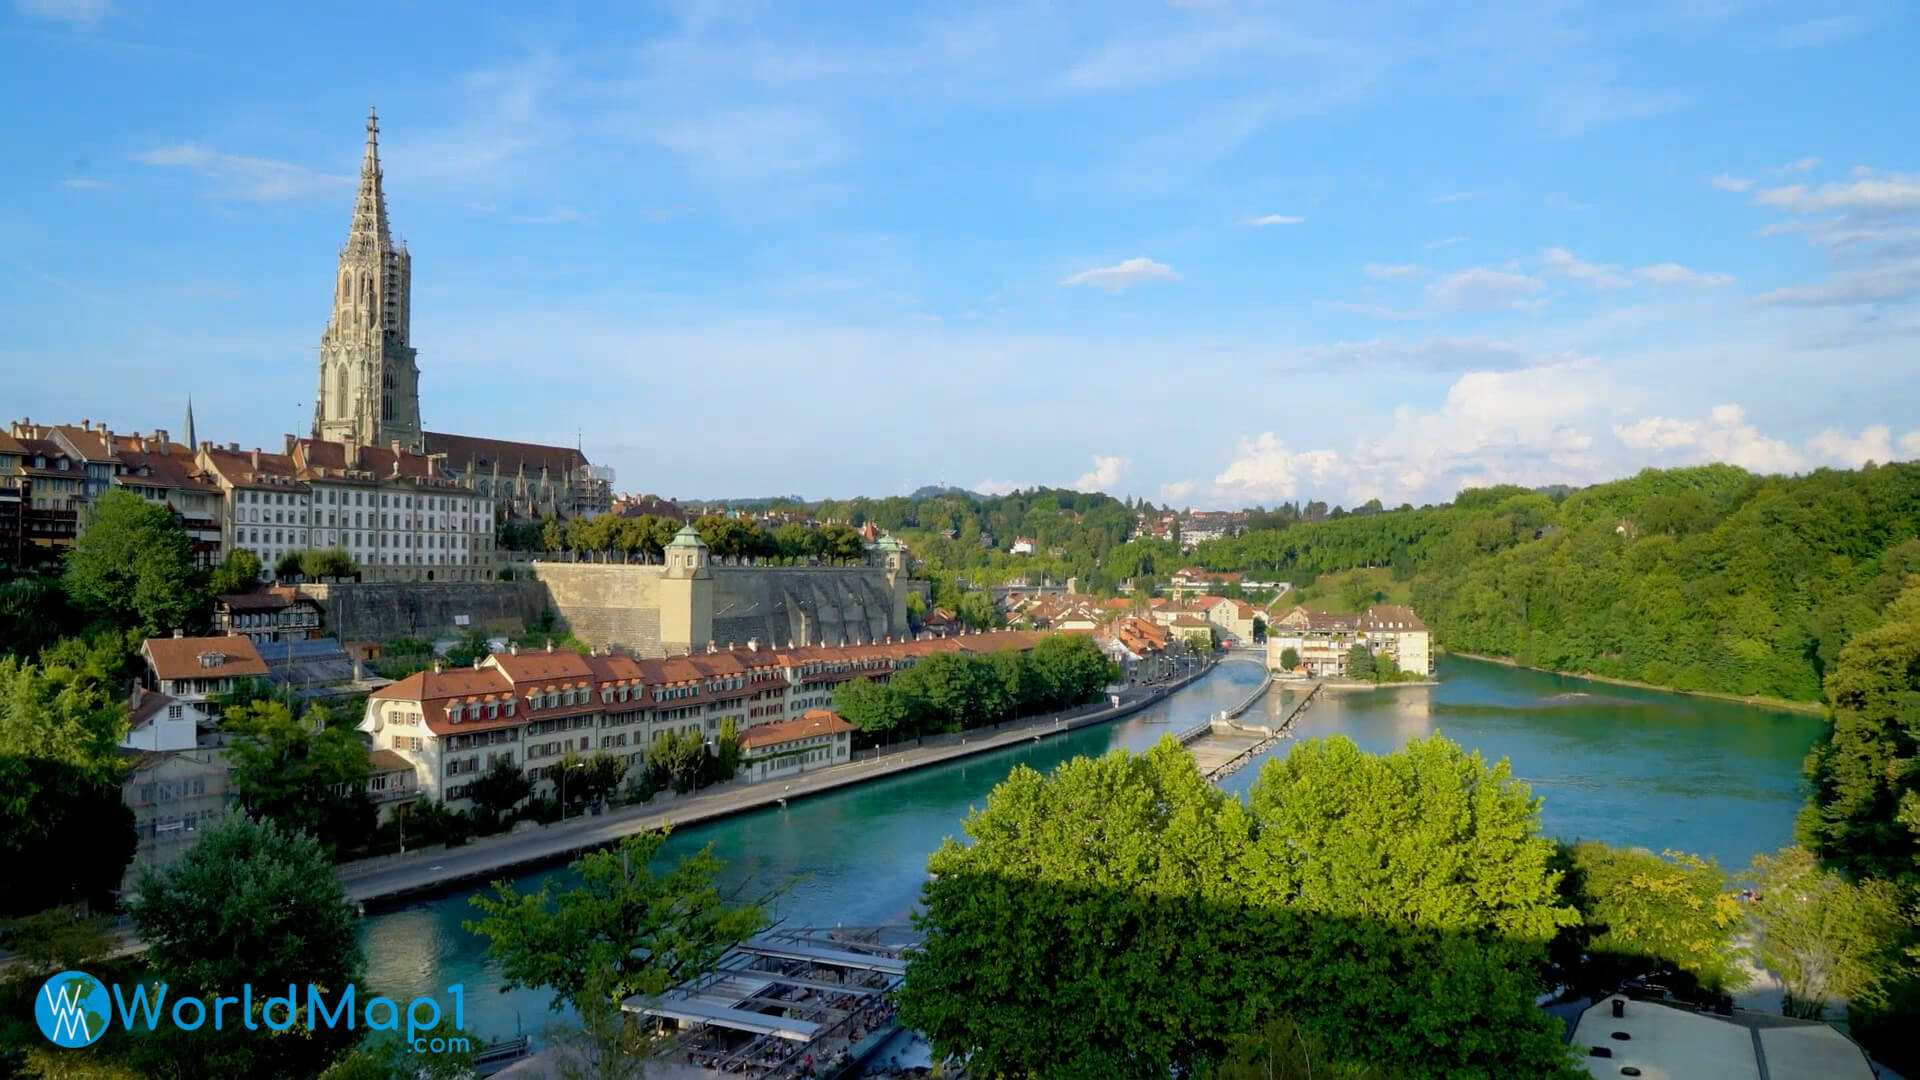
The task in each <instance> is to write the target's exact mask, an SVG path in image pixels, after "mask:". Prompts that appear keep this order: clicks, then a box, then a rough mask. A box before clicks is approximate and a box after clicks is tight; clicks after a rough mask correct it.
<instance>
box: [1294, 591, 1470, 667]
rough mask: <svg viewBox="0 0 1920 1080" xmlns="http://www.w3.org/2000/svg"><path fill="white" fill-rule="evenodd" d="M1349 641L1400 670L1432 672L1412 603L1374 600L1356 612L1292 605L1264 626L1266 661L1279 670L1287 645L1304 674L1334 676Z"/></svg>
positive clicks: (1427, 640)
mask: <svg viewBox="0 0 1920 1080" xmlns="http://www.w3.org/2000/svg"><path fill="white" fill-rule="evenodd" d="M1355 645H1364V646H1366V648H1367V651H1369V652H1371V653H1373V654H1374V655H1376V656H1379V655H1382V654H1384V655H1387V656H1391V657H1393V659H1394V662H1395V663H1396V664H1398V665H1399V667H1400V670H1402V671H1406V672H1409V673H1412V674H1415V675H1432V674H1433V635H1432V633H1431V632H1430V631H1428V629H1427V624H1426V623H1423V622H1421V621H1420V617H1419V616H1418V615H1415V614H1414V612H1413V609H1412V608H1410V607H1405V606H1402V605H1398V604H1374V605H1372V606H1371V607H1369V608H1367V610H1366V611H1364V612H1361V613H1359V614H1357V615H1342V614H1334V613H1332V612H1325V611H1316V610H1314V609H1312V608H1309V607H1306V606H1304V605H1302V606H1300V607H1296V608H1294V609H1293V610H1292V611H1289V612H1287V613H1286V614H1285V615H1282V616H1280V617H1279V618H1278V619H1275V620H1274V621H1273V623H1272V624H1271V625H1269V626H1268V627H1267V658H1268V660H1267V666H1268V667H1269V668H1271V669H1273V670H1276V671H1277V670H1279V669H1280V666H1281V664H1280V657H1281V655H1282V654H1283V653H1285V652H1286V651H1287V650H1288V649H1292V650H1293V651H1294V653H1295V654H1296V655H1297V656H1298V657H1299V659H1300V663H1299V667H1301V668H1304V669H1305V672H1306V674H1308V675H1311V676H1314V677H1316V678H1321V677H1324V678H1339V677H1341V676H1343V675H1345V674H1346V673H1347V658H1348V656H1349V655H1351V653H1352V651H1353V647H1354V646H1355Z"/></svg>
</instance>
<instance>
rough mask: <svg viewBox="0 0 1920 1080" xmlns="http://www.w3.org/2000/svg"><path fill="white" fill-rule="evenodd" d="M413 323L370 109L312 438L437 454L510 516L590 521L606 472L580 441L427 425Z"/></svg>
mask: <svg viewBox="0 0 1920 1080" xmlns="http://www.w3.org/2000/svg"><path fill="white" fill-rule="evenodd" d="M412 323H413V256H412V255H411V254H409V253H408V251H407V249H406V245H405V244H404V243H401V244H396V243H395V242H394V239H393V231H392V228H391V226H390V225H389V223H388V220H387V196H386V191H385V189H384V187H383V185H382V175H381V169H380V124H379V117H378V116H377V114H375V113H374V112H373V111H371V110H369V111H368V113H367V146H366V153H365V155H364V156H363V157H362V158H361V161H360V189H359V194H358V195H357V196H356V197H355V200H354V205H353V222H352V224H351V225H350V226H349V227H348V230H347V242H346V244H345V245H343V246H342V247H341V248H340V265H339V268H338V271H337V272H336V273H335V275H334V291H333V315H332V317H331V318H330V319H329V320H328V321H327V328H326V331H325V332H324V333H323V334H321V335H320V385H319V390H318V391H317V393H316V394H315V395H314V399H313V400H314V407H313V437H314V438H315V439H318V440H322V441H324V442H329V443H341V444H349V445H357V446H374V447H385V448H389V449H394V448H395V447H396V446H397V448H398V450H404V451H407V452H410V453H416V454H431V455H434V456H435V457H436V458H438V459H440V460H442V461H444V466H443V467H444V470H445V475H446V477H447V478H448V479H450V480H455V481H459V482H460V483H461V484H463V485H464V486H465V487H468V488H470V489H472V490H474V491H477V492H479V493H480V494H481V495H484V496H486V497H488V498H491V499H493V500H494V501H495V502H496V503H497V505H498V507H499V509H500V511H501V512H502V513H504V514H505V515H506V516H508V517H517V518H526V519H538V518H540V517H542V516H544V515H548V514H552V515H554V516H557V517H563V518H566V517H576V516H587V517H591V516H593V515H595V514H600V513H605V512H606V511H607V510H608V509H609V508H610V507H611V506H612V503H613V483H612V478H611V474H610V472H609V471H608V470H605V469H596V468H594V467H593V465H592V464H591V463H590V462H589V461H588V460H587V457H586V455H585V454H584V453H582V452H581V451H580V449H579V448H577V447H562V446H544V445H540V444H536V443H526V442H516V441H512V440H508V439H491V438H485V437H481V436H474V435H457V434H453V433H449V432H437V431H428V430H426V428H425V426H424V424H423V422H422V419H421V412H420V368H419V365H418V364H417V362H416V356H417V353H416V352H415V350H414V347H413V341H412ZM396 452H397V451H396Z"/></svg>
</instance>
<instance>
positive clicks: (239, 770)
mask: <svg viewBox="0 0 1920 1080" xmlns="http://www.w3.org/2000/svg"><path fill="white" fill-rule="evenodd" d="M222 725H223V726H224V727H225V728H226V730H227V731H229V732H231V733H233V735H234V736H235V738H234V740H233V742H232V744H231V745H229V746H228V747H227V761H228V763H229V764H230V766H231V767H232V781H233V787H234V791H235V793H236V794H237V795H238V797H239V802H240V805H241V807H243V808H244V809H245V810H246V812H247V813H248V814H250V815H252V816H253V817H255V818H259V819H263V820H269V821H274V822H277V823H278V824H279V825H280V826H281V827H283V828H285V829H288V830H303V831H305V832H307V833H309V834H310V835H312V836H314V837H316V838H317V839H318V840H319V841H320V842H321V843H323V844H326V845H327V846H328V847H331V848H336V849H350V848H353V847H355V846H358V845H359V844H360V843H362V842H363V841H364V840H365V838H366V837H367V836H368V835H370V834H371V833H372V832H373V827H374V818H375V812H374V809H373V804H372V803H371V802H369V801H368V799H367V794H366V791H365V790H364V787H363V785H364V783H365V781H366V779H367V775H368V773H369V771H370V768H369V765H368V762H367V749H366V745H365V744H364V743H362V742H361V741H360V737H359V734H358V733H357V732H355V731H354V729H353V728H352V727H351V726H349V725H348V724H345V723H338V724H336V723H333V722H332V717H331V715H330V714H329V713H328V712H327V711H326V710H325V709H323V708H320V707H318V706H314V707H310V708H309V709H308V710H307V712H306V715H304V716H302V717H301V718H300V719H299V720H295V719H294V718H293V714H292V713H291V712H289V711H288V710H287V707H286V706H285V705H282V704H281V703H279V702H277V701H255V702H253V703H251V704H249V705H247V706H245V707H243V708H241V709H239V710H237V711H235V712H230V713H228V714H226V716H225V718H224V720H223V721H222Z"/></svg>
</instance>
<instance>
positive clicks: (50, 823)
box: [0, 656, 136, 916]
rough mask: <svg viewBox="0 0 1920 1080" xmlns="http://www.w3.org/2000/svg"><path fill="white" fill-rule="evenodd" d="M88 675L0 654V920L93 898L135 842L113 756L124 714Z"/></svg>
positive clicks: (109, 883) (112, 879)
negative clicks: (1, 863) (3, 863)
mask: <svg viewBox="0 0 1920 1080" xmlns="http://www.w3.org/2000/svg"><path fill="white" fill-rule="evenodd" d="M116 698H117V695H114V694H113V693H112V691H111V689H110V687H109V686H108V685H107V684H106V683H105V681H104V680H101V679H99V678H97V677H95V676H94V675H92V674H90V673H89V671H87V670H75V669H73V668H70V667H65V666H55V667H52V668H44V669H43V668H40V667H37V666H35V665H32V664H25V663H22V662H20V661H19V660H16V659H14V658H12V657H3V656H0V858H5V859H7V861H8V865H11V866H14V867H17V868H19V870H20V871H21V872H19V873H14V874H9V875H6V877H5V880H4V882H0V916H14V915H24V914H27V913H28V912H33V911H38V910H40V909H42V908H45V907H49V906H51V905H54V904H60V903H70V902H73V901H78V900H89V899H101V898H104V897H105V896H106V895H107V894H108V893H109V892H111V891H112V890H114V889H116V888H118V886H119V884H120V879H121V875H122V873H123V872H124V871H125V869H126V865H127V862H128V861H129V860H130V859H131V858H132V857H133V851H134V847H135V844H136V838H135V836H134V831H133V812H132V810H130V809H129V808H128V807H127V806H126V804H125V802H124V800H123V799H122V796H121V791H120V783H121V776H122V767H121V764H120V761H119V758H118V754H117V751H116V746H117V744H118V743H119V741H120V738H121V736H122V735H123V734H124V733H125V732H126V727H127V709H126V706H125V705H124V704H122V703H121V702H120V701H118V700H116Z"/></svg>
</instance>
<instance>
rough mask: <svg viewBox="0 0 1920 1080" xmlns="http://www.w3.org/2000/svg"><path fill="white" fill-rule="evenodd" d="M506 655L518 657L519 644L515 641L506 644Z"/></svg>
mask: <svg viewBox="0 0 1920 1080" xmlns="http://www.w3.org/2000/svg"><path fill="white" fill-rule="evenodd" d="M507 655H508V656H519V655H520V643H519V642H517V641H509V642H507Z"/></svg>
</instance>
